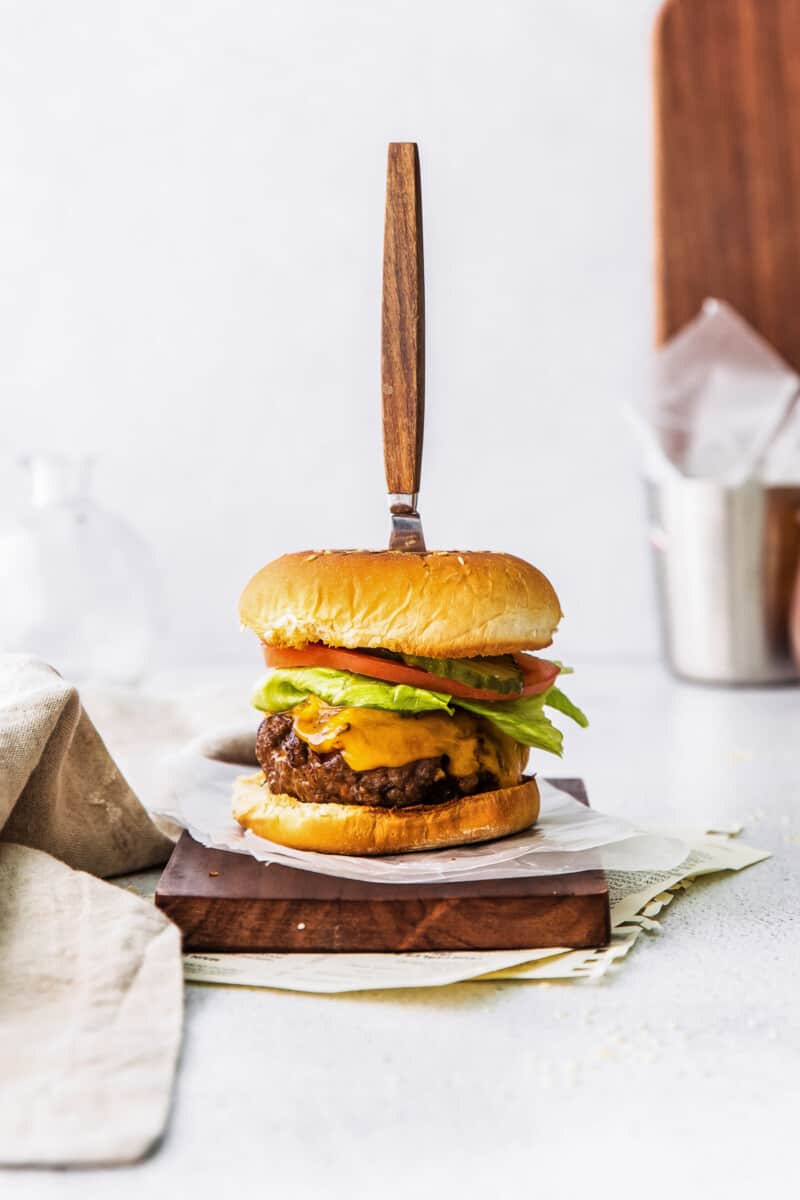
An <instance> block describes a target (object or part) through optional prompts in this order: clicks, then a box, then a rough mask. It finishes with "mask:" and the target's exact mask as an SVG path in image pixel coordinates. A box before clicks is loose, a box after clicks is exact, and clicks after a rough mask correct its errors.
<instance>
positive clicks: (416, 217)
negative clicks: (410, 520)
mask: <svg viewBox="0 0 800 1200" xmlns="http://www.w3.org/2000/svg"><path fill="white" fill-rule="evenodd" d="M382 312H383V323H382V343H381V346H382V351H381V379H382V396H383V458H384V464H385V467H386V486H387V490H388V491H389V493H390V495H391V494H395V495H406V496H411V495H415V494H416V493H417V492H418V491H419V480H420V472H421V468H422V432H423V421H424V416H425V284H424V277H423V258H422V192H421V188H420V175H419V154H418V152H417V146H416V143H415V142H391V143H390V144H389V159H388V164H387V169H386V225H385V228H384V238H383V310H382Z"/></svg>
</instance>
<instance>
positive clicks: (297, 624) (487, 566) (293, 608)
mask: <svg viewBox="0 0 800 1200" xmlns="http://www.w3.org/2000/svg"><path fill="white" fill-rule="evenodd" d="M239 616H240V618H241V621H242V624H243V625H246V626H247V627H248V628H249V629H252V630H253V631H254V632H255V633H257V634H258V636H259V637H260V638H261V640H262V641H263V642H266V644H267V645H268V646H289V647H302V646H307V645H308V644H309V643H311V642H324V643H325V645H327V646H343V647H346V648H347V649H349V650H358V649H363V650H375V649H379V648H382V649H384V650H394V651H396V652H399V653H402V654H420V655H425V656H429V657H432V658H470V657H476V656H480V655H487V654H509V653H512V652H513V651H515V650H539V649H541V648H542V647H543V646H549V645H550V643H551V641H552V640H553V633H554V632H555V629H556V626H557V625H558V622H559V620H560V619H561V607H560V605H559V603H558V597H557V596H556V594H555V592H554V591H553V588H552V585H551V584H550V582H549V581H548V580H547V579H546V577H545V576H544V575H543V574H542V573H541V571H537V570H536V567H532V566H531V565H530V563H526V562H524V561H523V559H521V558H515V557H514V556H513V555H511V554H491V553H488V552H468V551H462V552H461V553H459V552H458V551H455V550H447V551H443V550H434V551H429V552H428V553H425V554H416V553H409V552H408V551H399V550H317V551H314V550H307V551H304V552H302V553H300V554H285V555H284V556H283V557H282V558H276V559H275V561H274V562H271V563H269V564H268V565H267V566H266V567H264V568H262V570H260V571H259V572H258V574H257V575H255V576H254V577H253V578H252V579H251V580H250V582H249V583H248V585H247V587H246V588H245V589H244V592H243V593H242V598H241V600H240V601H239Z"/></svg>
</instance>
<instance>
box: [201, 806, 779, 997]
mask: <svg viewBox="0 0 800 1200" xmlns="http://www.w3.org/2000/svg"><path fill="white" fill-rule="evenodd" d="M663 832H666V831H663ZM670 834H671V836H679V837H680V838H681V839H682V840H684V841H685V842H687V844H688V845H689V846H690V848H691V849H690V852H689V854H688V856H687V857H686V859H685V860H684V861H683V863H681V865H680V866H679V867H675V868H673V869H672V870H669V871H638V872H610V873H609V874H608V884H609V897H610V903H611V922H612V926H613V934H612V939H611V942H610V944H609V945H608V946H603V947H600V948H599V949H596V950H567V949H564V948H563V947H553V948H549V949H544V950H509V951H505V950H489V951H481V950H474V951H471V950H466V951H463V950H460V951H429V952H426V953H421V954H227V953H226V954H214V953H202V954H200V953H197V954H186V955H184V975H185V978H186V979H187V980H188V981H189V982H192V983H223V984H238V985H241V986H246V987H271V988H282V989H286V990H289V991H299V992H319V993H327V994H334V993H338V992H353V991H365V990H373V989H375V990H378V989H387V988H413V987H442V986H444V985H446V984H449V983H460V982H464V981H465V980H496V979H508V980H556V979H559V980H587V979H598V978H600V977H601V976H602V975H604V974H606V972H607V971H609V970H610V969H611V968H612V967H613V966H614V965H615V964H616V963H619V962H620V961H621V960H623V959H624V958H625V956H626V955H627V954H628V953H629V951H630V950H631V948H632V946H633V945H634V943H635V942H636V940H637V938H638V937H639V936H640V935H641V933H642V931H643V930H648V931H652V930H656V929H658V928H659V925H658V922H657V921H656V917H657V916H658V915H659V914H660V912H661V911H662V910H663V909H664V908H665V907H666V906H667V905H668V904H670V903H671V902H672V900H673V898H674V896H675V894H676V893H677V892H678V891H680V890H681V889H683V888H687V887H689V886H691V883H692V881H693V880H694V879H696V878H697V877H698V876H699V875H707V874H711V873H713V872H717V871H740V870H742V869H743V868H744V867H748V866H752V865H754V864H755V863H758V862H761V861H762V860H763V859H765V858H768V857H769V852H768V851H766V850H755V849H753V848H751V847H749V846H745V845H742V844H741V843H739V842H737V841H734V840H733V839H732V838H731V836H730V835H727V834H723V833H714V834H710V833H707V832H705V831H698V830H684V829H682V830H680V831H678V832H677V834H676V833H673V831H670Z"/></svg>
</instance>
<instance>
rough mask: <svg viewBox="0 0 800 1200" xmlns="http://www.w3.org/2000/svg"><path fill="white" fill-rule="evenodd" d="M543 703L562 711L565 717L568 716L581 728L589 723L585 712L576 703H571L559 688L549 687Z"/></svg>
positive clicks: (584, 727)
mask: <svg viewBox="0 0 800 1200" xmlns="http://www.w3.org/2000/svg"><path fill="white" fill-rule="evenodd" d="M545 704H547V705H549V706H550V708H555V709H557V710H558V711H559V712H560V713H563V714H564V716H565V717H570V718H571V719H572V720H573V721H574V722H575V724H576V725H580V727H581V729H586V727H587V725H588V724H589V718H588V717H587V716H586V714H585V713H584V712H581V710H580V709H579V708H578V706H577V704H573V703H572V701H571V700H570V699H568V697H567V696H565V695H564V693H563V692H562V691H561V689H560V688H557V687H551V688H550V691H549V692H548V693H547V696H546V699H545Z"/></svg>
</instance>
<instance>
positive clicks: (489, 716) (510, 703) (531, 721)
mask: <svg viewBox="0 0 800 1200" xmlns="http://www.w3.org/2000/svg"><path fill="white" fill-rule="evenodd" d="M309 693H311V694H312V695H314V696H319V698H320V700H324V701H325V703H326V704H331V705H334V706H336V707H341V708H347V707H350V706H353V707H354V708H381V709H386V710H388V711H389V712H400V713H421V712H435V711H437V710H441V711H444V712H447V713H450V715H451V716H452V713H453V706H455V705H457V706H458V707H459V708H464V709H466V710H467V711H468V712H473V713H475V714H476V715H477V716H480V717H485V718H486V720H487V721H491V722H492V723H493V724H494V725H496V726H497V727H498V729H501V730H502V731H503V733H507V734H508V735H509V737H512V738H514V740H515V741H517V742H519V743H520V744H521V745H523V746H534V747H536V748H538V749H539V750H547V751H548V752H549V753H550V754H558V755H560V754H561V752H562V734H561V730H560V729H557V728H556V726H555V725H553V723H552V722H551V720H550V718H549V717H548V716H547V715H546V714H545V712H544V709H545V707H549V708H554V709H556V710H557V711H559V712H561V713H563V714H564V715H565V716H567V717H570V718H571V719H572V720H573V721H576V722H577V723H578V725H582V726H584V727H585V726H586V725H588V724H589V722H588V721H587V719H586V717H585V716H584V714H583V713H582V712H581V710H580V709H579V708H578V707H577V705H575V704H573V703H572V701H571V700H568V699H567V697H566V696H565V695H564V693H563V692H562V691H560V690H559V688H556V687H551V688H550V689H549V690H548V691H546V692H543V693H542V694H541V695H539V696H520V697H519V698H518V699H515V700H496V701H487V700H464V699H462V698H461V697H460V696H447V695H445V694H443V693H442V692H429V691H428V690H427V689H426V688H415V687H407V686H406V685H405V684H392V683H382V682H381V681H380V680H378V679H368V678H367V676H366V675H352V674H351V673H350V672H349V671H332V670H330V669H329V668H327V667H297V668H295V669H294V670H284V669H281V670H277V671H272V672H271V674H269V675H268V676H267V678H266V679H265V680H263V682H262V683H259V685H258V687H257V688H256V690H255V692H254V694H253V698H252V703H253V706H254V707H255V708H258V709H260V710H261V711H262V712H268V713H277V712H285V711H286V709H289V708H294V706H295V705H296V704H301V703H302V701H303V700H305V698H306V696H307V695H308V694H309Z"/></svg>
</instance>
